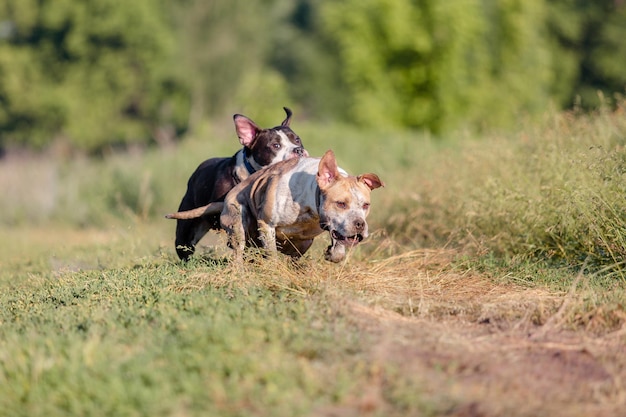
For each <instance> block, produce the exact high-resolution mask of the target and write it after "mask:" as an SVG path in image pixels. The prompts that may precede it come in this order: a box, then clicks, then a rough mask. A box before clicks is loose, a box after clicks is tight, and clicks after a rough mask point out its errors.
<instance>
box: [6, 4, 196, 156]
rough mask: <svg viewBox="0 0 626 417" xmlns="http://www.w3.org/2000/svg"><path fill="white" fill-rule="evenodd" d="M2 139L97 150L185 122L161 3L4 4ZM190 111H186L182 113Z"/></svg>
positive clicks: (36, 144) (9, 142) (135, 139)
mask: <svg viewBox="0 0 626 417" xmlns="http://www.w3.org/2000/svg"><path fill="white" fill-rule="evenodd" d="M0 7H1V8H2V10H1V12H0V13H1V14H2V15H3V16H6V20H5V21H4V22H3V24H4V27H5V29H6V33H5V34H4V39H0V51H1V53H0V73H2V78H0V80H2V81H0V103H2V106H1V107H0V131H2V132H3V134H2V139H1V140H2V143H0V146H2V145H4V146H6V145H7V144H16V143H18V144H25V145H28V146H34V147H41V146H44V145H45V144H47V143H49V142H50V141H52V140H55V139H62V140H64V141H68V142H69V143H71V145H72V146H73V147H76V148H81V149H85V150H89V151H91V150H98V149H101V148H102V147H104V146H107V145H111V144H116V143H132V142H139V143H141V142H145V141H146V140H148V139H149V138H158V133H157V130H158V129H166V130H167V129H170V130H177V129H181V128H182V127H183V124H182V123H181V119H180V114H181V113H180V108H179V106H181V105H182V106H181V107H182V108H184V104H185V102H184V101H181V100H180V99H181V98H184V97H182V96H181V94H182V93H183V92H184V91H182V90H181V89H180V87H179V86H178V85H177V82H176V80H175V79H174V78H172V76H171V75H168V73H167V68H165V67H164V65H163V62H164V58H166V57H167V56H168V55H169V54H170V52H171V50H172V48H173V44H172V43H171V31H170V29H169V27H168V26H167V25H166V24H165V21H164V16H163V14H162V9H161V8H159V7H154V2H153V1H149V0H140V1H133V2H125V1H121V0H98V1H90V2H75V1H71V0H62V1H57V0H54V1H50V0H44V1H39V2H37V1H22V0H19V1H13V0H9V1H8V2H4V3H3V5H2V6H0ZM183 114H185V115H186V113H183Z"/></svg>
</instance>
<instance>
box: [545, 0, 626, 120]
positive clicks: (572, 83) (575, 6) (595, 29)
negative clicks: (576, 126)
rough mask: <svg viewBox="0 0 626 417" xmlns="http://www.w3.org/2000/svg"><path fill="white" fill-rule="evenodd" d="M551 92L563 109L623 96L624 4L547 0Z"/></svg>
mask: <svg viewBox="0 0 626 417" xmlns="http://www.w3.org/2000/svg"><path fill="white" fill-rule="evenodd" d="M547 4H548V11H549V14H548V16H549V17H548V27H549V32H550V40H551V45H552V48H551V51H552V53H553V55H554V58H555V59H554V60H553V63H554V72H555V73H556V74H557V77H556V78H555V80H554V83H553V94H554V96H555V97H556V98H557V100H558V102H559V104H560V105H561V106H562V107H566V108H567V107H570V106H571V105H572V104H573V103H575V102H576V101H578V100H580V104H581V105H582V106H583V107H585V108H595V107H597V106H598V105H600V104H606V103H600V100H601V98H600V97H599V94H598V93H599V92H600V93H601V94H602V95H603V96H605V97H606V98H610V97H611V96H612V95H613V94H614V93H620V94H624V93H625V92H626V70H625V68H626V42H624V39H626V2H623V1H618V0H596V1H592V2H583V1H571V0H547Z"/></svg>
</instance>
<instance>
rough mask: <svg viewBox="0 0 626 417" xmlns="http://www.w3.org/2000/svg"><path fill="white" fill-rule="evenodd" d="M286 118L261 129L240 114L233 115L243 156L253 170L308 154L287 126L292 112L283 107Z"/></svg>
mask: <svg viewBox="0 0 626 417" xmlns="http://www.w3.org/2000/svg"><path fill="white" fill-rule="evenodd" d="M283 108H284V109H285V113H287V118H286V119H285V120H283V122H282V123H281V124H280V126H276V127H272V128H270V129H261V128H260V127H259V126H258V125H257V124H256V123H254V122H253V121H252V120H250V119H249V118H247V117H246V116H243V115H241V114H236V115H234V116H233V119H234V121H235V130H236V131H237V136H238V137H239V142H240V143H241V144H242V145H243V147H244V149H245V157H246V159H247V160H248V162H249V163H250V165H252V167H253V168H254V170H259V169H261V168H263V167H265V166H268V165H271V164H273V163H276V162H279V161H284V160H285V159H290V158H297V157H301V156H309V153H308V152H307V151H306V149H304V147H303V145H302V141H301V140H300V137H299V136H298V135H297V134H296V133H295V132H294V131H293V130H291V128H290V127H289V123H290V122H291V116H292V112H291V110H289V109H288V108H287V107H283Z"/></svg>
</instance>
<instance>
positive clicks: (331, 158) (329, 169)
mask: <svg viewBox="0 0 626 417" xmlns="http://www.w3.org/2000/svg"><path fill="white" fill-rule="evenodd" d="M339 175H341V174H340V173H339V168H337V160H336V159H335V154H334V153H333V151H331V150H328V151H326V153H325V154H324V156H322V160H321V161H320V164H319V167H318V169H317V185H319V187H320V188H321V189H322V190H323V189H325V188H327V187H329V186H330V185H332V184H333V183H334V182H335V181H336V180H337V178H339Z"/></svg>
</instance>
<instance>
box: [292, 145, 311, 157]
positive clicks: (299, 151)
mask: <svg viewBox="0 0 626 417" xmlns="http://www.w3.org/2000/svg"><path fill="white" fill-rule="evenodd" d="M293 153H295V154H296V155H298V156H308V155H309V154H308V153H307V151H305V150H304V148H302V147H300V148H295V149H294V150H293Z"/></svg>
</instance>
